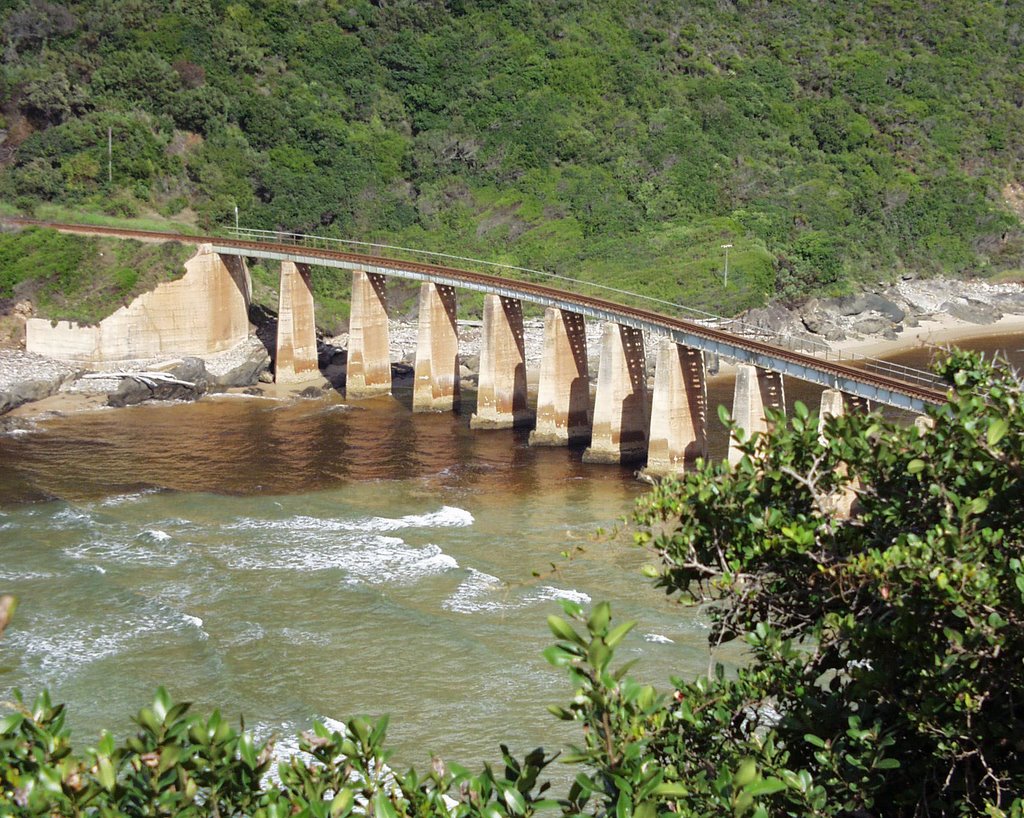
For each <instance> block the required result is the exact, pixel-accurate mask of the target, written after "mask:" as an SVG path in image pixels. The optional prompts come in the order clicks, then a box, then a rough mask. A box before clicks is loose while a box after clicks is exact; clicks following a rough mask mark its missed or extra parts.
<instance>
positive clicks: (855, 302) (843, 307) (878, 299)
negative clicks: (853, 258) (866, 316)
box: [832, 293, 906, 324]
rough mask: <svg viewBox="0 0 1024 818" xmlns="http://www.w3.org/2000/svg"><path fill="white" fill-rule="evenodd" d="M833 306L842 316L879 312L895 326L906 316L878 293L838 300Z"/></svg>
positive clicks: (897, 306)
mask: <svg viewBox="0 0 1024 818" xmlns="http://www.w3.org/2000/svg"><path fill="white" fill-rule="evenodd" d="M832 306H833V308H834V309H835V310H836V312H838V313H839V314H840V315H860V314H861V313H865V312H877V313H881V314H882V315H884V316H885V317H886V318H888V319H889V320H890V321H892V322H893V323H894V324H896V323H899V322H900V321H902V320H903V319H904V317H905V316H906V312H904V311H903V310H902V309H901V308H900V306H899V305H898V304H896V303H895V302H894V301H890V300H889V299H888V298H886V297H885V296H881V295H878V294H877V293H861V294H859V295H847V296H843V297H842V298H836V299H834V300H833V301H832Z"/></svg>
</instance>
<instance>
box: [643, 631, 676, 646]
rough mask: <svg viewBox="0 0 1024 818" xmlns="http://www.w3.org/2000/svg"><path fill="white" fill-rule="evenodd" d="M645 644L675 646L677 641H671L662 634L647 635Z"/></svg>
mask: <svg viewBox="0 0 1024 818" xmlns="http://www.w3.org/2000/svg"><path fill="white" fill-rule="evenodd" d="M644 641H645V642H654V643H656V644H658V645H674V644H675V640H674V639H669V638H668V637H667V636H662V635H661V634H660V633H645V634H644Z"/></svg>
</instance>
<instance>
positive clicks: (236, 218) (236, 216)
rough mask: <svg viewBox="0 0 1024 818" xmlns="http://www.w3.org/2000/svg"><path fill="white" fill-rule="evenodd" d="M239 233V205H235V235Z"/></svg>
mask: <svg viewBox="0 0 1024 818" xmlns="http://www.w3.org/2000/svg"><path fill="white" fill-rule="evenodd" d="M237 232H238V205H235V233H237Z"/></svg>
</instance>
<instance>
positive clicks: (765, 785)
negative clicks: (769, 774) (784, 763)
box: [746, 778, 786, 798]
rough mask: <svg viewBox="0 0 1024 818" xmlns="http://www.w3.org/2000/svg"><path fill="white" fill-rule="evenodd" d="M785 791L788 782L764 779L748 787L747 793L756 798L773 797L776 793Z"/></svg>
mask: <svg viewBox="0 0 1024 818" xmlns="http://www.w3.org/2000/svg"><path fill="white" fill-rule="evenodd" d="M784 789H786V782H785V781H782V780H781V779H778V778H764V779H762V780H761V781H755V782H754V783H753V784H750V785H748V786H747V787H746V791H747V792H748V793H750V794H751V795H753V796H754V797H755V798H756V797H757V796H759V795H771V794H772V793H775V792H781V791H782V790H784Z"/></svg>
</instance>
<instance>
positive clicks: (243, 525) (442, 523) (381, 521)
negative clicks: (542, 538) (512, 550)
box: [225, 506, 474, 532]
mask: <svg viewBox="0 0 1024 818" xmlns="http://www.w3.org/2000/svg"><path fill="white" fill-rule="evenodd" d="M473 523H474V519H473V515H472V514H470V513H469V512H468V511H466V510H465V509H462V508H457V507H455V506H442V507H441V508H440V509H439V510H438V511H432V512H428V513H427V514H407V515H405V516H404V517H397V518H396V517H364V518H362V519H358V520H336V519H325V518H320V517H309V516H306V515H301V514H300V515H296V516H295V517H289V518H288V519H284V520H261V519H254V518H251V517H249V518H243V519H240V520H236V521H235V522H234V523H231V524H230V525H228V526H225V527H226V528H228V529H233V530H243V531H261V530H262V531H295V530H300V531H301V530H308V529H313V530H318V531H360V532H377V531H398V530H400V529H403V528H465V527H466V526H471V525H473Z"/></svg>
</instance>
